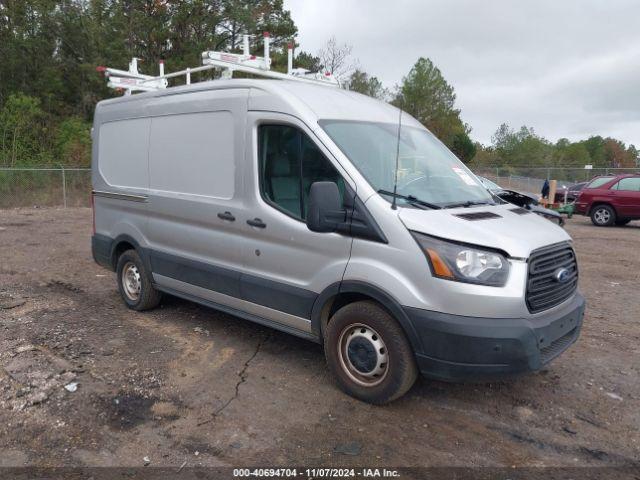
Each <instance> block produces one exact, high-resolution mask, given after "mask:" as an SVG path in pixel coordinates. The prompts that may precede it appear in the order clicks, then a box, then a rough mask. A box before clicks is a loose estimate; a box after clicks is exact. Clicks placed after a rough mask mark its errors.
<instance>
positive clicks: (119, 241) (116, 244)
mask: <svg viewBox="0 0 640 480" xmlns="http://www.w3.org/2000/svg"><path fill="white" fill-rule="evenodd" d="M131 249H133V250H135V251H136V252H138V255H140V258H141V259H142V261H143V262H144V266H145V267H146V269H147V270H148V271H149V272H152V270H151V261H150V258H149V255H148V252H147V249H146V248H143V247H142V246H140V244H139V243H138V241H137V240H136V239H135V238H133V237H132V236H131V235H127V234H122V235H118V236H117V237H116V238H115V239H114V241H113V245H112V247H111V255H110V257H109V258H110V259H111V266H112V268H113V270H114V271H115V269H116V266H117V265H118V258H120V255H122V254H123V253H124V252H126V251H127V250H131Z"/></svg>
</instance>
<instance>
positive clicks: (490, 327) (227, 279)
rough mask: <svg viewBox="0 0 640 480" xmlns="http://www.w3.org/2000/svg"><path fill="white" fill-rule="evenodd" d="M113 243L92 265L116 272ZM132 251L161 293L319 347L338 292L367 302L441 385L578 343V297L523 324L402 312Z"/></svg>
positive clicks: (515, 367) (521, 366) (510, 368)
mask: <svg viewBox="0 0 640 480" xmlns="http://www.w3.org/2000/svg"><path fill="white" fill-rule="evenodd" d="M116 243H117V242H116V241H114V240H112V239H110V238H108V237H105V236H102V235H96V236H94V237H93V239H92V252H93V256H94V259H95V260H96V262H97V263H99V264H101V265H103V266H106V267H108V268H110V269H111V270H113V269H114V265H115V258H114V252H115V250H114V247H115V244H116ZM137 249H138V250H139V253H140V255H141V257H142V258H143V259H144V261H145V262H146V263H147V264H148V268H149V271H150V272H151V274H152V276H153V283H154V285H155V287H156V288H158V289H159V290H162V291H164V292H166V293H169V294H172V295H176V296H179V297H183V298H185V299H188V300H191V301H195V302H198V303H201V304H204V305H206V306H209V307H212V308H216V309H218V310H222V311H225V312H227V313H230V314H233V315H237V316H240V317H243V318H246V319H248V320H252V321H254V322H257V323H262V324H266V325H269V326H271V327H274V328H278V329H280V330H283V331H286V332H288V333H292V334H296V335H298V336H301V337H304V338H307V339H310V340H314V341H320V342H321V341H322V338H321V333H320V330H321V328H320V316H319V315H320V312H321V311H322V310H323V306H324V304H325V302H326V301H328V300H329V299H330V298H331V297H332V296H333V295H335V294H339V293H357V294H362V295H366V296H367V297H370V298H371V299H373V300H377V302H378V303H379V304H380V305H382V306H384V307H385V308H386V309H387V310H388V311H389V312H390V313H391V314H392V316H393V317H395V318H396V319H397V320H398V322H399V323H400V324H401V326H402V327H404V331H405V332H406V334H407V337H408V339H409V341H410V343H411V345H412V346H413V350H414V353H415V358H416V361H417V365H418V368H419V370H420V372H421V373H422V374H423V375H424V376H427V377H430V378H436V379H440V380H449V381H457V380H460V381H462V380H478V379H482V378H486V377H496V376H500V375H504V374H514V373H520V372H527V371H533V370H538V369H540V368H541V367H542V366H543V365H544V364H546V363H547V362H549V361H551V360H552V359H553V358H555V357H556V356H557V355H559V354H560V353H562V352H563V351H564V350H565V349H566V348H568V347H569V346H570V345H571V344H572V343H573V342H574V341H575V340H576V339H577V338H578V335H579V333H580V328H581V325H582V318H583V315H584V307H585V301H584V298H583V297H582V296H581V295H580V294H579V293H577V292H576V293H575V295H574V296H573V297H572V299H571V300H568V301H566V302H565V303H564V305H562V306H559V307H556V308H554V309H552V310H549V311H548V312H547V313H541V314H538V315H536V316H532V317H531V318H528V319H525V318H514V319H506V318H499V319H498V318H478V317H465V316H457V315H451V314H446V313H439V312H433V311H428V310H422V309H418V308H412V307H402V306H401V305H400V304H398V303H397V302H396V301H395V300H394V299H393V298H392V297H391V296H389V295H388V294H386V293H385V292H382V291H380V290H377V289H376V288H375V287H370V286H368V285H364V284H361V283H359V282H349V281H342V282H337V283H336V284H334V285H333V286H332V287H331V288H328V289H327V290H326V291H325V292H322V293H316V292H311V291H308V290H305V289H301V288H298V287H292V286H289V285H285V284H282V283H279V282H274V281H271V280H268V279H262V278H257V277H253V276H250V275H245V274H241V273H240V272H235V271H230V270H225V269H221V268H219V267H214V266H211V265H207V264H203V263H200V262H195V261H192V260H187V259H183V258H179V257H176V256H173V255H167V254H165V253H161V252H155V251H151V250H148V249H143V248H140V247H137Z"/></svg>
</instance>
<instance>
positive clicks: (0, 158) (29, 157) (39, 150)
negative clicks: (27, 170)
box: [0, 93, 50, 167]
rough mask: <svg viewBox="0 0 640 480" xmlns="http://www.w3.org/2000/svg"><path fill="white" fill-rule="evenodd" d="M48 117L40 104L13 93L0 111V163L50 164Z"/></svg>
mask: <svg viewBox="0 0 640 480" xmlns="http://www.w3.org/2000/svg"><path fill="white" fill-rule="evenodd" d="M48 138H49V130H48V122H47V115H46V114H45V112H44V111H43V110H42V108H41V107H40V101H39V100H37V99H35V98H33V97H28V96H26V95H22V94H19V93H18V94H12V95H10V96H9V97H8V99H7V100H6V102H4V105H3V107H2V110H0V164H2V165H7V166H11V167H18V166H22V165H28V164H30V163H47V162H48V161H49V159H50V158H49V156H48V147H49V146H50V145H49V142H48V141H47V140H48Z"/></svg>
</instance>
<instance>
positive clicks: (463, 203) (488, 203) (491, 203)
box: [444, 200, 496, 208]
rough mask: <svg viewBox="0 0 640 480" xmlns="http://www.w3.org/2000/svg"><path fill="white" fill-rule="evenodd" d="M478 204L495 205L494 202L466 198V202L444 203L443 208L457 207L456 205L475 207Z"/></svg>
mask: <svg viewBox="0 0 640 480" xmlns="http://www.w3.org/2000/svg"><path fill="white" fill-rule="evenodd" d="M478 205H496V203H495V202H487V201H486V200H482V201H474V200H467V201H466V202H460V203H450V204H449V205H445V206H444V208H458V207H464V208H469V207H476V206H478Z"/></svg>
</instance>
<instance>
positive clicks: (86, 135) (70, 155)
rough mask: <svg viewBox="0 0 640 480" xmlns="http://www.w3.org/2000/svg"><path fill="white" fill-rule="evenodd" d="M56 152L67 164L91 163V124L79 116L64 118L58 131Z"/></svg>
mask: <svg viewBox="0 0 640 480" xmlns="http://www.w3.org/2000/svg"><path fill="white" fill-rule="evenodd" d="M55 153H56V158H58V159H64V160H65V162H64V163H66V164H69V165H74V166H78V167H88V166H89V165H91V125H90V124H89V123H87V122H86V121H84V120H82V119H81V118H79V117H70V118H67V119H66V120H63V121H62V122H61V123H60V125H59V126H58V130H57V132H56V137H55Z"/></svg>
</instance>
